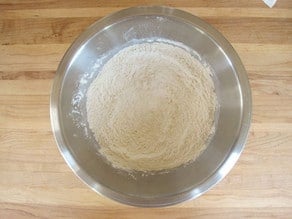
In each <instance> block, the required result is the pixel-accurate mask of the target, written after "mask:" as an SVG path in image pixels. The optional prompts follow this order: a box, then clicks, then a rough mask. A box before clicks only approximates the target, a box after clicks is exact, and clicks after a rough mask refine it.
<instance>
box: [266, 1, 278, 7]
mask: <svg viewBox="0 0 292 219" xmlns="http://www.w3.org/2000/svg"><path fill="white" fill-rule="evenodd" d="M263 1H264V3H265V4H266V5H267V6H269V7H270V8H272V7H273V6H274V5H275V4H276V2H277V0H263Z"/></svg>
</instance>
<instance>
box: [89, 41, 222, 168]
mask: <svg viewBox="0 0 292 219" xmlns="http://www.w3.org/2000/svg"><path fill="white" fill-rule="evenodd" d="M216 102H217V101H216V95H215V92H214V84H213V81H212V78H211V72H210V70H209V69H208V68H206V67H204V66H203V65H202V64H201V63H200V62H199V61H198V60H197V59H196V58H194V57H193V56H192V55H191V54H190V53H189V52H187V51H185V50H184V49H182V48H180V47H178V46H173V45H170V44H166V43H162V42H153V43H141V44H135V45H132V46H129V47H126V48H124V49H122V50H121V51H119V52H118V53H117V54H116V55H114V56H113V57H112V58H111V59H110V60H109V61H108V62H107V63H106V64H105V65H104V66H103V68H102V69H101V71H100V73H99V74H98V75H97V77H96V79H95V80H94V81H93V82H92V83H91V85H90V87H89V89H88V92H87V102H86V108H87V119H88V123H89V127H90V129H91V130H92V132H93V133H94V136H95V138H96V140H97V142H98V143H99V145H100V149H99V152H100V153H101V154H102V155H103V156H104V157H105V158H106V159H107V160H108V161H109V162H110V163H111V164H112V165H113V166H114V167H116V168H119V169H124V170H138V171H157V170H165V169H170V168H174V167H178V166H180V165H182V164H186V163H187V162H189V161H192V160H194V159H195V158H197V157H198V156H199V155H200V153H201V152H202V151H203V150H204V149H205V148H206V142H207V140H208V137H209V136H210V135H211V134H212V133H213V132H214V116H215V108H216Z"/></svg>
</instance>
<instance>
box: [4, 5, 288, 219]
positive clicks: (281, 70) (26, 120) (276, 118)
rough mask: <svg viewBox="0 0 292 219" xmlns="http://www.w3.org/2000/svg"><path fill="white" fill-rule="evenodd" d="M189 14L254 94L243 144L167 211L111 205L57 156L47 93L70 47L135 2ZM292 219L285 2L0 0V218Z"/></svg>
mask: <svg viewBox="0 0 292 219" xmlns="http://www.w3.org/2000/svg"><path fill="white" fill-rule="evenodd" d="M146 4H151V5H153V4H156V5H157V4H158V5H168V6H175V7H179V8H181V9H184V10H186V11H189V12H191V13H193V14H195V15H197V16H199V17H201V18H202V19H203V20H205V21H207V22H209V23H210V24H211V25H213V26H214V27H216V28H217V29H218V30H219V31H220V32H222V33H223V34H224V36H225V37H226V38H227V39H228V40H229V41H230V42H231V43H232V45H233V46H234V48H235V50H236V51H237V52H238V53H239V55H240V57H241V59H242V61H243V63H244V65H245V67H246V69H247V72H248V77H249V79H250V84H251V87H252V95H253V121H252V126H251V129H250V135H249V139H248V143H247V145H246V148H245V150H244V152H243V154H242V156H241V157H240V159H239V161H238V163H237V164H236V166H235V167H234V168H233V169H232V171H231V172H230V174H229V175H228V176H227V177H226V178H225V179H224V180H223V181H221V182H220V183H219V184H218V185H217V186H216V187H214V188H213V189H211V190H210V191H209V192H207V193H206V194H204V195H203V196H201V197H200V198H198V199H196V200H193V201H188V202H185V203H182V204H179V205H176V206H173V207H168V208H157V209H141V208H134V207H128V206H125V205H121V204H118V203H116V202H114V201H111V200H109V199H107V198H105V197H102V196H100V195H98V194H96V193H95V192H93V191H92V190H90V189H89V188H88V187H87V186H85V185H84V184H83V183H82V182H81V181H80V180H79V179H78V178H77V177H76V176H75V175H74V174H73V173H72V171H71V170H70V169H69V167H67V165H66V164H65V161H64V160H63V158H62V157H61V155H60V153H59V151H58V149H57V146H56V143H55V141H54V139H53V135H52V132H51V127H50V119H49V94H50V88H51V85H52V79H53V77H54V75H55V71H56V68H57V66H58V63H59V61H60V59H61V57H62V56H63V54H64V52H65V51H66V49H67V48H68V46H69V45H70V44H71V43H72V41H73V40H74V39H75V38H76V37H77V36H78V34H80V33H81V32H82V31H83V30H84V29H85V28H86V27H87V26H88V25H90V24H92V23H93V22H94V21H96V20H98V19H100V18H101V17H103V16H105V15H107V14H109V13H112V12H114V11H117V10H120V9H122V8H125V7H129V6H134V5H146ZM59 217H68V218H152V219H155V218H195V217H202V218H211V217H213V218H242V217H252V218H262V217H266V218H292V1H291V0H278V2H277V4H276V6H275V7H274V8H273V9H270V8H268V7H267V6H266V5H264V3H263V2H262V1H261V0H238V1H224V0H222V1H217V0H214V1H211V0H179V1H157V0H156V1H155V0H151V1H143V0H120V1H113V0H99V1H97V0H88V1H82V0H71V1H65V0H63V1H59V0H43V1H38V0H26V1H25V0H0V218H59Z"/></svg>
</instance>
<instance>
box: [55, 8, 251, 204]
mask: <svg viewBox="0 0 292 219" xmlns="http://www.w3.org/2000/svg"><path fill="white" fill-rule="evenodd" d="M155 38H164V39H168V40H173V41H178V42H182V43H183V44H184V45H186V46H187V47H189V48H190V49H192V50H195V51H197V53H198V54H199V55H200V56H201V58H202V59H203V61H205V62H207V63H209V64H210V66H211V67H212V69H213V70H214V77H213V78H214V83H215V92H216V94H217V97H218V102H219V105H220V108H219V110H218V113H217V117H218V121H217V123H216V132H215V135H214V136H213V137H212V139H211V140H210V143H209V145H208V147H207V149H206V150H205V151H204V152H203V153H202V154H201V156H199V158H198V159H196V160H195V162H193V163H191V164H189V165H187V166H182V167H179V168H176V169H173V170H171V171H169V172H167V173H153V174H150V175H149V174H148V175H147V174H146V175H144V174H143V173H140V172H135V173H133V174H132V176H130V175H128V174H127V173H125V172H123V171H121V170H117V169H114V168H113V167H112V166H111V165H109V163H108V162H106V161H105V159H103V158H102V157H101V156H100V155H99V153H98V144H97V142H96V141H95V140H94V138H93V136H92V133H91V131H90V130H89V128H88V123H87V121H86V109H85V102H86V95H85V94H86V90H87V88H88V86H89V85H90V83H91V81H92V80H93V79H94V77H96V75H97V74H98V70H99V69H100V67H101V66H102V65H103V64H104V63H105V62H106V61H107V60H108V59H109V58H110V57H111V56H112V55H113V54H114V53H115V52H116V51H117V50H119V49H120V48H122V47H124V46H126V45H129V44H131V43H134V42H138V41H139V40H147V39H148V40H149V39H155ZM50 108H51V123H52V128H53V132H54V135H55V138H56V141H57V144H58V147H59V149H60V151H61V153H62V155H63V157H64V159H65V160H66V162H67V164H68V165H69V166H70V167H71V169H72V170H73V171H74V173H75V174H76V175H77V176H78V177H79V178H80V179H81V180H82V181H83V182H85V183H86V184H87V185H88V186H89V187H90V188H92V189H93V190H94V191H96V192H98V193H100V194H103V195H105V196H107V197H109V198H112V199H114V200H117V201H119V202H122V203H125V204H129V205H135V206H146V207H154V206H167V205H172V204H175V203H179V202H182V201H185V200H188V199H192V198H195V197H198V196H199V195H201V194H202V193H204V192H206V191H207V190H209V189H210V188H211V187H212V186H214V185H215V184H216V183H217V182H219V181H220V180H221V179H222V178H223V177H224V176H225V175H226V174H227V173H228V172H229V171H230V169H231V168H232V167H233V165H234V164H235V162H236V161H237V159H238V157H239V155H240V153H241V151H242V149H243V147H244V144H245V141H246V138H247V134H248V129H249V126H250V120H251V91H250V86H249V83H248V79H247V75H246V72H245V69H244V67H243V65H242V63H241V61H240V59H239V57H238V55H237V54H236V52H235V51H234V49H233V48H232V46H231V45H230V44H229V43H228V41H227V40H226V39H225V38H224V37H223V36H222V35H221V34H220V33H219V32H218V31H217V30H215V29H214V28H212V27H211V26H210V25H208V24H207V23H205V22H204V21H202V20H200V19H199V18H197V17H195V16H193V15H191V14H189V13H186V12H184V11H181V10H177V9H173V8H168V7H134V8H129V9H125V10H122V11H119V12H117V13H114V14H112V15H109V16H107V17H105V18H103V19H101V20H99V21H97V22H96V23H94V24H93V25H91V26H90V27H89V28H88V29H87V30H86V31H85V32H84V33H82V34H81V35H80V36H79V37H78V39H77V40H76V41H75V42H74V43H73V44H72V46H71V47H70V48H69V49H68V51H67V52H66V54H65V55H64V57H63V59H62V61H61V63H60V65H59V68H58V70H57V74H56V77H55V80H54V84H53V88H52V94H51V106H50Z"/></svg>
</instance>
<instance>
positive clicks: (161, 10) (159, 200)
mask: <svg viewBox="0 0 292 219" xmlns="http://www.w3.org/2000/svg"><path fill="white" fill-rule="evenodd" d="M139 15H144V16H145V15H148V16H149V15H156V16H166V17H172V18H176V19H180V20H182V21H183V22H186V23H189V24H191V25H194V26H196V27H199V29H201V30H202V31H204V32H206V33H208V36H209V37H210V38H211V39H212V40H214V41H215V42H216V44H218V45H220V47H221V48H222V49H223V51H224V53H225V54H226V56H227V57H228V58H229V59H230V62H231V63H232V64H233V67H234V68H235V69H234V70H235V72H236V74H237V77H238V81H239V84H240V92H241V94H242V109H243V110H242V117H241V127H240V130H239V135H238V136H237V139H236V141H235V142H234V144H233V146H232V148H231V150H230V153H229V155H228V156H227V157H226V158H225V160H223V161H222V163H221V165H220V166H219V167H218V168H217V169H216V170H214V172H213V174H212V175H211V176H210V177H209V178H207V179H206V180H205V181H204V182H202V183H201V184H200V185H199V186H197V187H195V188H192V189H190V190H188V191H185V192H182V193H177V194H172V195H169V196H164V197H154V198H145V197H144V198H143V197H136V196H130V195H125V194H121V193H118V192H116V191H113V190H112V189H110V188H108V187H107V186H106V185H103V184H100V183H99V182H96V181H94V180H93V179H92V178H91V176H89V175H88V174H87V173H86V172H85V171H84V170H82V168H79V166H78V163H77V161H76V160H75V159H74V157H73V156H72V155H71V154H70V152H69V150H68V148H67V146H66V143H65V140H64V138H63V136H62V134H61V127H60V122H59V121H60V117H59V101H60V94H61V91H62V84H63V79H64V76H65V72H66V69H67V68H68V67H70V65H71V63H72V58H73V57H74V54H75V53H76V51H78V50H79V49H80V47H81V46H82V44H83V43H84V42H85V40H86V39H88V38H90V37H92V36H93V35H94V34H96V30H98V31H101V30H102V29H104V28H106V27H108V26H109V25H112V24H113V23H114V22H117V21H118V20H120V19H125V18H127V17H132V16H139ZM251 117H252V97H251V89H250V85H249V81H248V77H247V73H246V70H245V68H244V66H243V64H242V62H241V60H240V58H239V56H238V55H237V53H236V51H235V50H234V49H233V47H232V46H231V44H230V43H229V42H228V41H227V40H226V39H225V37H224V36H223V35H222V34H221V33H220V32H219V31H218V30H216V29H215V28H213V27H212V26H211V25H209V24H208V23H206V22H205V21H203V20H201V19H200V18H198V17H196V16H195V15H192V14H190V13H188V12H185V11H182V10H180V9H176V8H171V7H166V6H137V7H131V8H126V9H123V10H120V11H118V12H114V13H112V14H110V15H108V16H106V17H104V18H102V19H100V20H98V21H96V22H95V23H93V24H92V25H90V26H89V27H88V28H87V29H86V30H85V31H84V32H83V33H81V34H80V35H79V36H78V37H77V39H76V40H75V41H74V42H73V43H72V44H71V46H70V47H69V49H68V50H67V51H66V53H65V55H64V56H63V58H62V60H61V62H60V64H59V66H58V69H57V71H56V75H55V78H54V81H53V85H52V90H51V96H50V119H51V127H52V131H53V134H54V138H55V141H56V143H57V146H58V149H59V151H60V153H61V154H62V156H63V158H64V160H65V161H66V163H67V165H68V166H69V167H70V168H71V170H72V171H73V172H74V174H75V175H76V176H77V177H78V178H79V179H80V180H81V181H83V182H84V183H85V184H86V185H87V186H89V187H90V188H91V189H92V190H94V191H95V192H97V193H99V194H101V195H103V196H106V197H108V198H111V199H113V200H115V201H118V202H120V203H123V204H128V205H132V206H139V207H163V206H170V205H174V204H177V203H181V202H183V201H186V200H190V199H194V198H197V197H199V196H200V195H202V194H203V193H205V192H207V191H208V190H209V189H211V188H212V187H213V186H215V185H216V184H217V183H218V182H220V181H221V180H222V179H223V178H224V177H225V176H226V175H227V174H228V172H230V170H231V169H232V167H233V166H234V165H235V163H236V161H237V160H238V158H239V156H240V154H241V152H242V151H243V148H244V145H245V143H246V140H247V137H248V131H249V128H250V124H251Z"/></svg>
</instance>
